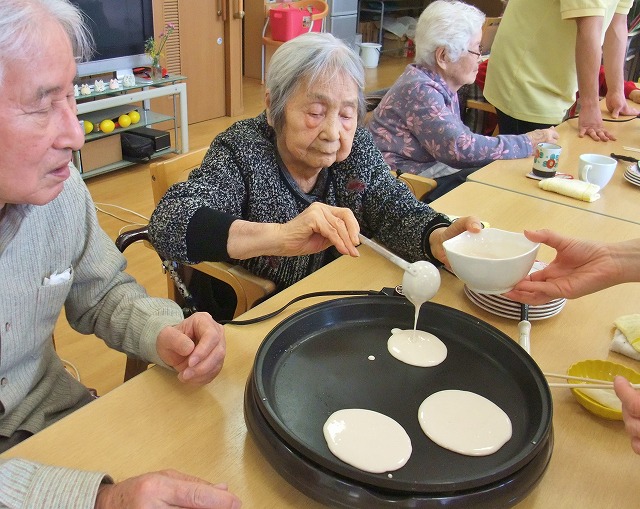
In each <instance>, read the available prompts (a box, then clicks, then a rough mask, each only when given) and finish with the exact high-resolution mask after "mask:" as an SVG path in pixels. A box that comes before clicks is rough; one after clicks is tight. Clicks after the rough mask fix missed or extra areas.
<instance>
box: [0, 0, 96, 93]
mask: <svg viewBox="0 0 640 509" xmlns="http://www.w3.org/2000/svg"><path fill="white" fill-rule="evenodd" d="M47 18H49V19H52V20H55V21H57V22H58V23H59V24H60V26H61V27H62V28H63V29H64V31H65V32H66V33H67V35H68V36H69V41H70V42H71V47H72V48H73V52H74V55H75V56H76V58H77V59H78V60H79V61H82V60H87V59H88V58H89V57H90V55H91V53H92V50H93V41H92V38H91V34H90V32H89V30H88V29H87V27H86V25H85V23H84V18H83V15H82V13H81V12H80V10H79V9H78V8H77V7H76V6H75V5H73V4H72V3H71V2H69V1H68V0H0V85H1V84H2V82H3V77H4V70H5V68H6V66H7V63H9V62H15V61H19V60H26V59H28V58H29V55H31V54H33V52H34V51H38V45H39V44H41V43H42V40H41V36H40V31H39V30H40V29H39V28H38V27H39V26H40V25H41V24H42V21H43V20H44V19H47Z"/></svg>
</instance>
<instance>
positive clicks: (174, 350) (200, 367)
mask: <svg viewBox="0 0 640 509" xmlns="http://www.w3.org/2000/svg"><path fill="white" fill-rule="evenodd" d="M156 349H157V351H158V355H160V358H161V359H162V360H163V361H164V362H166V363H167V364H168V365H169V366H172V367H173V368H175V370H176V371H177V372H178V379H179V380H180V381H181V382H185V383H189V384H195V385H203V384H206V383H209V382H210V381H211V380H213V379H214V378H215V377H216V376H217V375H218V373H220V370H221V369H222V364H223V363H224V356H225V353H226V343H225V340H224V329H223V328H222V325H220V324H219V323H217V322H216V321H215V320H214V319H213V318H211V315H210V314H209V313H195V314H193V315H191V316H190V317H189V318H187V319H185V320H183V321H182V322H181V323H179V324H178V325H175V326H173V327H165V328H164V329H162V330H161V331H160V334H158V339H157V342H156Z"/></svg>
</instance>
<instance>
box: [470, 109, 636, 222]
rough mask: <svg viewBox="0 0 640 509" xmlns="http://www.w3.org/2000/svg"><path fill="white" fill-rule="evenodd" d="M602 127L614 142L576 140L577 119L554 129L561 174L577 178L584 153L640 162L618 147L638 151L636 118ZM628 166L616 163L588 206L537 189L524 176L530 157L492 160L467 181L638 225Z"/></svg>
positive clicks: (624, 163)
mask: <svg viewBox="0 0 640 509" xmlns="http://www.w3.org/2000/svg"><path fill="white" fill-rule="evenodd" d="M632 104H633V103H632ZM635 106H638V105H637V104H636V105H635ZM603 116H604V118H611V116H610V115H609V114H608V113H603ZM627 118H628V117H627ZM605 126H606V128H607V129H608V130H609V131H610V132H611V133H613V134H614V135H615V136H616V137H617V140H616V141H608V142H601V141H600V142H596V141H593V140H592V139H591V138H589V137H584V138H579V137H578V120H577V119H574V120H568V121H566V122H563V123H562V124H560V125H559V126H558V127H557V130H558V133H559V134H560V139H559V141H558V143H559V145H561V146H562V154H561V155H560V164H559V169H560V171H561V172H562V173H568V174H570V175H573V177H574V178H578V159H579V157H580V155H581V154H586V153H593V154H603V155H607V156H608V155H610V154H611V153H612V152H613V153H615V154H621V155H627V156H631V157H635V158H637V159H640V153H637V152H630V151H627V150H624V149H623V148H622V147H623V146H632V147H639V148H640V119H634V120H631V121H629V122H618V123H615V122H606V123H605ZM630 164H631V163H628V162H625V161H620V162H619V163H618V167H617V168H616V171H615V173H614V175H613V177H612V179H611V181H610V182H609V183H608V184H607V186H606V187H605V188H604V189H602V190H601V191H600V199H598V200H596V201H595V202H592V203H588V202H584V201H581V200H577V199H575V198H569V197H568V196H563V195H561V194H556V193H552V192H550V191H544V190H542V189H540V187H538V181H537V180H533V179H530V178H527V177H526V175H527V173H529V172H530V171H531V168H532V166H533V157H529V158H527V159H510V160H500V161H494V162H493V163H491V164H489V165H487V166H485V167H484V168H481V169H479V170H478V171H475V172H473V173H472V174H471V175H469V177H468V180H469V181H470V182H479V183H482V184H488V185H490V186H494V187H498V188H501V189H507V190H509V191H515V192H517V193H522V194H526V195H529V196H534V197H536V198H541V199H543V200H548V201H553V202H556V203H561V204H563V205H567V206H570V207H577V208H582V209H585V210H588V211H590V212H595V213H597V214H603V215H605V216H611V217H615V218H618V219H624V220H625V221H631V222H633V223H639V224H640V207H639V206H638V202H639V201H640V187H638V186H634V185H633V184H631V183H629V182H627V181H626V180H625V179H624V177H623V174H624V171H625V169H626V168H627V166H628V165H630Z"/></svg>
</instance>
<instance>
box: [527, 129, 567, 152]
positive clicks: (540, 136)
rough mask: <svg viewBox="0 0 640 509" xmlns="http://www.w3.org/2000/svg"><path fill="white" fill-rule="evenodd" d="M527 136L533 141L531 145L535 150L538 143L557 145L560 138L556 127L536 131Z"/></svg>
mask: <svg viewBox="0 0 640 509" xmlns="http://www.w3.org/2000/svg"><path fill="white" fill-rule="evenodd" d="M527 136H528V137H529V139H530V140H531V145H532V146H533V148H534V149H535V146H536V145H537V144H538V143H556V142H557V141H558V138H559V137H560V135H559V134H558V131H556V128H555V127H549V128H548V129H536V130H535V131H531V132H529V133H527Z"/></svg>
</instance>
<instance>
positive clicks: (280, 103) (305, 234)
mask: <svg viewBox="0 0 640 509" xmlns="http://www.w3.org/2000/svg"><path fill="white" fill-rule="evenodd" d="M363 91H364V69H363V67H362V62H361V61H360V58H359V57H358V55H357V54H356V53H355V52H354V51H353V50H351V49H350V48H349V47H347V46H346V45H345V44H344V43H343V42H342V41H340V40H339V39H336V38H335V37H333V36H332V35H331V34H326V33H324V34H318V33H313V32H312V33H308V34H303V35H301V36H299V37H296V38H295V39H292V40H291V41H289V42H286V43H284V44H283V45H282V46H280V48H278V50H277V51H276V52H275V53H274V55H273V58H272V59H271V63H270V66H269V72H268V74H267V80H266V90H265V103H266V110H265V111H264V112H263V113H262V114H260V115H259V116H257V117H256V118H252V119H246V120H241V121H239V122H236V123H235V124H234V125H233V126H231V127H230V128H229V129H227V130H226V131H225V132H223V133H221V134H220V135H218V136H217V137H216V138H215V139H214V140H213V143H212V144H211V146H210V148H209V151H208V153H207V154H206V155H205V157H204V160H203V161H202V165H201V166H200V168H198V169H196V170H194V171H192V172H191V174H190V175H189V179H188V180H187V181H185V182H180V183H178V184H175V185H174V186H173V187H171V188H170V189H169V190H168V191H167V193H166V194H165V196H164V197H163V199H162V200H161V201H160V203H159V204H158V207H157V208H156V210H155V212H154V213H153V215H152V217H151V222H150V225H149V233H150V235H151V239H152V242H153V244H154V246H155V247H156V248H157V249H158V251H159V252H160V253H162V254H163V255H164V256H165V257H166V258H169V259H172V260H178V261H182V262H198V261H204V260H209V261H217V260H224V261H233V262H234V263H238V264H240V265H242V266H243V267H244V268H245V269H247V270H249V271H250V272H252V273H254V274H256V275H259V276H262V277H265V278H267V279H270V280H271V281H273V282H274V283H275V284H276V286H277V288H278V289H279V290H280V289H283V288H286V287H287V286H289V285H292V284H293V283H295V282H296V281H299V280H300V279H302V278H304V277H305V276H307V275H309V274H311V273H312V272H314V271H315V270H317V269H319V268H320V267H322V266H323V265H325V264H326V263H328V262H330V261H331V260H332V259H334V258H335V257H336V253H335V250H337V251H338V252H339V253H341V254H344V255H351V256H358V251H357V249H356V246H357V245H358V244H359V240H358V233H359V232H360V231H362V233H364V234H365V235H366V236H369V237H375V238H376V239H377V240H379V241H380V242H382V243H384V244H386V246H387V247H388V248H390V249H391V250H393V251H395V252H396V253H397V254H398V255H400V256H402V257H403V258H405V259H406V260H408V261H412V262H413V261H416V260H421V259H427V260H431V261H434V262H443V263H446V256H445V253H444V249H443V247H442V242H443V241H444V240H446V239H448V238H451V237H453V236H455V235H457V234H459V233H462V232H463V231H465V230H470V231H479V230H480V227H481V225H480V222H479V220H478V219H475V218H470V217H468V218H464V219H460V220H458V221H456V222H454V223H453V224H452V223H451V221H450V220H449V218H448V217H446V216H444V215H442V214H439V213H437V212H436V211H435V210H433V209H432V208H431V207H429V206H428V205H427V204H426V203H422V202H420V201H418V200H417V199H416V198H415V196H413V194H411V192H410V191H409V189H408V188H407V187H406V186H405V185H404V184H403V183H402V182H400V181H398V180H397V179H395V178H393V177H392V175H391V172H390V171H389V167H388V166H387V164H386V163H385V162H384V159H383V158H382V155H381V154H380V151H379V150H378V149H377V148H376V146H375V145H374V143H373V140H372V139H371V135H370V133H369V132H368V131H367V130H366V129H364V128H363V127H361V126H360V125H359V124H360V123H361V119H362V117H363V115H364V111H365V100H364V93H363ZM331 246H334V247H335V248H336V249H335V250H334V249H328V248H329V247H331ZM198 283H202V281H200V282H198ZM190 284H192V285H193V284H195V283H194V282H193V280H192V281H191V283H190ZM203 286H205V285H200V284H198V285H197V286H196V288H195V289H194V291H193V293H194V295H196V294H199V295H206V294H207V293H208V292H207V291H206V287H204V288H203ZM200 290H204V291H200ZM211 290H212V292H213V299H214V300H217V299H218V297H222V290H220V291H218V292H216V290H217V289H216V288H213V287H212V288H211ZM210 302H211V299H207V303H210Z"/></svg>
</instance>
